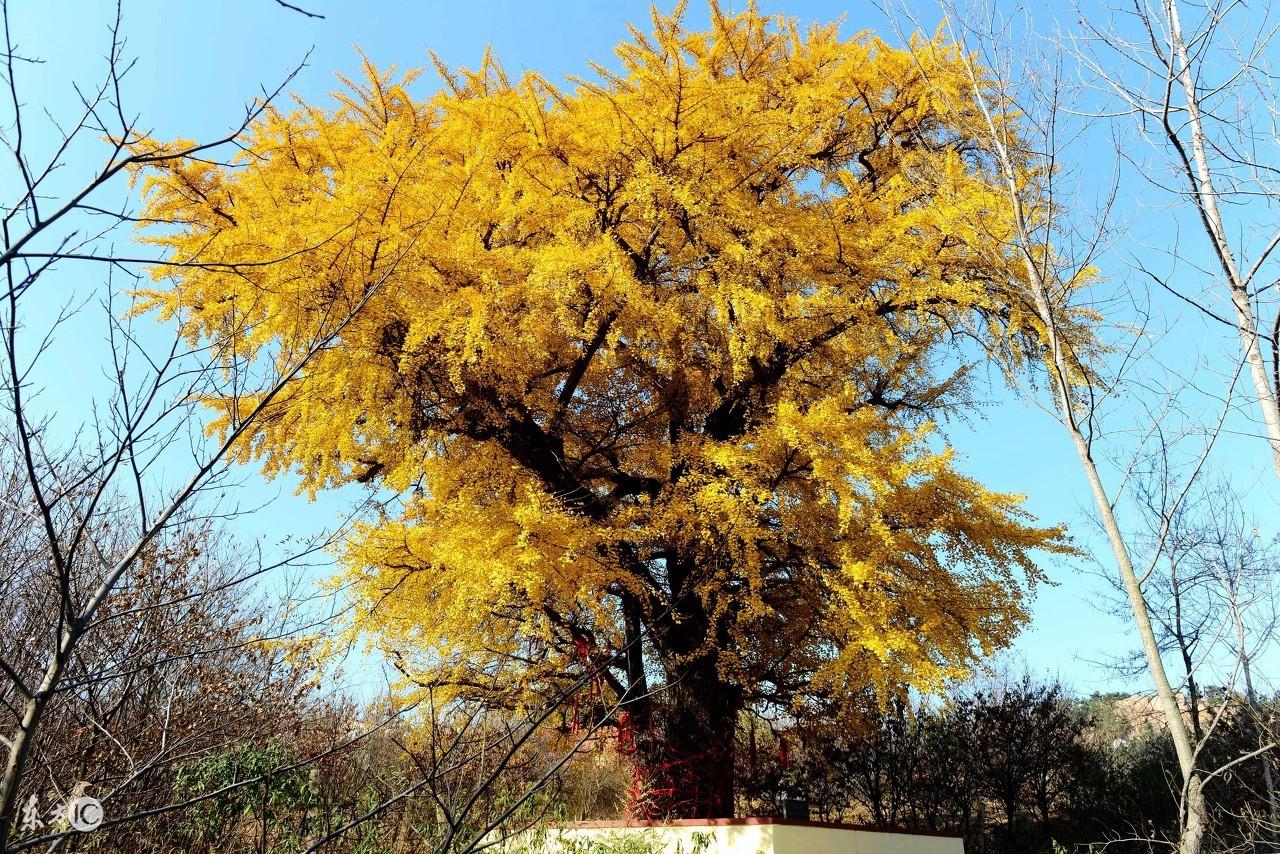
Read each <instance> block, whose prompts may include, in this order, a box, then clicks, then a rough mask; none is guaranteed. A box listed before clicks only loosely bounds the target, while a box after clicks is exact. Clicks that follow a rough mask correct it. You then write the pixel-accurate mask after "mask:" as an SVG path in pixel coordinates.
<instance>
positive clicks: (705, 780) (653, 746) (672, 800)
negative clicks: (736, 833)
mask: <svg viewBox="0 0 1280 854" xmlns="http://www.w3.org/2000/svg"><path fill="white" fill-rule="evenodd" d="M741 696H742V693H741V690H740V689H739V688H738V687H737V686H736V685H730V684H728V683H726V682H724V681H723V680H722V679H721V678H720V676H719V674H718V673H717V672H716V666H715V659H714V657H713V656H705V657H703V658H700V659H698V660H696V661H693V662H690V663H689V664H688V665H686V666H685V667H683V668H680V669H679V670H678V671H676V672H674V673H670V674H669V687H668V688H667V689H666V690H665V691H663V692H662V695H661V702H660V703H658V704H655V705H656V708H655V709H654V721H653V726H652V728H651V729H650V730H649V731H648V732H645V733H642V734H640V736H639V737H638V738H637V748H638V750H637V760H638V761H637V769H636V771H637V774H638V776H639V777H640V781H639V782H640V786H639V787H638V792H637V794H638V797H637V798H636V803H634V804H633V805H632V812H633V814H635V816H636V817H637V818H644V819H649V820H661V819H676V818H732V817H733V806H734V804H733V795H734V773H733V772H734V729H735V727H736V724H737V718H738V711H739V709H740V707H741V705H742V700H741Z"/></svg>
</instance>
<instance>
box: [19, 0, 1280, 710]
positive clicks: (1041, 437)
mask: <svg viewBox="0 0 1280 854" xmlns="http://www.w3.org/2000/svg"><path fill="white" fill-rule="evenodd" d="M298 3H299V5H301V6H303V7H304V8H307V9H308V10H311V11H314V12H317V13H321V14H323V15H325V18H324V19H323V20H316V19H309V18H306V17H304V16H302V15H300V14H298V13H296V12H291V11H289V10H287V9H285V8H282V7H281V6H279V5H277V3H276V2H274V0H222V2H205V3H192V2H187V3H176V2H171V1H170V2H164V0H125V4H124V18H125V21H124V30H125V32H126V34H127V37H128V45H127V50H126V53H127V54H128V55H129V56H132V57H136V59H137V66H136V67H135V68H134V69H133V70H132V71H131V73H130V77H129V81H128V86H127V95H126V102H127V104H128V105H129V108H130V111H131V112H136V113H137V114H139V115H140V117H141V120H140V125H141V126H142V127H144V128H150V129H153V130H154V132H155V134H156V135H157V136H158V137H160V138H169V137H173V136H183V137H187V138H195V139H200V138H208V137H211V136H214V135H218V134H221V133H224V132H225V131H226V130H227V129H228V128H229V127H232V126H234V125H235V124H237V123H238V117H239V116H240V115H241V114H242V110H243V105H244V103H245V102H246V100H247V99H249V98H252V97H253V96H254V95H256V94H257V93H258V92H259V91H260V89H261V88H262V87H263V86H265V87H267V88H274V86H275V85H277V84H278V82H279V81H280V80H281V79H282V78H283V76H284V75H285V74H287V73H288V71H289V70H291V69H292V68H293V67H294V66H295V65H296V64H297V63H298V62H300V61H301V59H302V58H303V56H304V55H305V54H306V53H307V51H308V50H309V49H311V54H310V58H309V60H308V67H307V68H305V69H304V70H303V71H302V72H301V73H300V74H299V76H298V77H297V79H296V80H295V81H294V83H293V85H292V86H291V91H292V92H296V93H297V94H299V95H300V96H301V97H303V98H305V99H307V100H309V101H313V102H314V101H317V100H323V99H324V98H325V96H326V94H327V93H328V92H330V91H332V90H333V89H334V88H335V87H336V85H337V84H336V81H335V79H334V72H343V73H346V74H349V75H355V74H357V73H358V70H359V64H358V63H359V60H358V57H357V55H356V47H357V46H358V47H360V48H361V49H363V50H364V51H365V52H366V53H367V54H368V55H369V57H370V58H371V59H372V60H373V61H374V62H375V63H376V64H378V65H380V66H384V67H385V66H388V65H391V64H398V65H399V66H401V67H402V68H403V67H409V66H415V65H420V64H423V63H425V62H426V53H427V51H428V50H434V51H436V52H437V53H439V54H440V55H441V56H442V57H443V58H444V59H445V60H446V61H447V62H449V63H451V64H464V65H466V64H474V63H475V62H476V61H477V59H478V57H479V56H480V54H481V51H482V50H483V49H484V48H485V46H486V45H492V46H493V47H494V48H495V49H496V51H497V54H498V56H499V57H500V59H501V60H502V62H503V64H504V65H505V67H506V68H507V69H508V70H509V71H512V72H518V71H519V70H521V69H525V68H528V69H537V70H539V71H541V72H543V73H545V74H548V75H549V76H555V75H563V74H574V73H583V72H585V71H586V62H587V60H589V59H602V60H609V59H611V58H612V55H611V52H610V51H611V47H612V45H613V44H614V43H615V42H617V41H618V40H620V39H622V38H624V37H625V35H626V30H625V24H626V22H628V21H631V22H635V23H638V24H640V25H642V26H643V25H644V24H645V23H646V22H647V17H648V7H647V5H646V4H645V3H643V2H634V0H625V2H622V1H621V0H619V1H618V2H600V0H563V2H534V1H533V0H529V2H510V1H508V2H503V1H502V0H470V2H464V3H457V2H433V1H431V0H422V2H391V1H390V0H386V2H360V3H355V2H349V1H344V0H298ZM12 5H13V8H12V10H11V17H12V24H13V28H14V31H15V33H17V36H18V42H19V47H20V50H21V52H22V53H23V54H25V55H28V56H38V57H42V58H44V59H46V60H48V62H47V63H46V64H45V65H41V66H34V67H29V68H23V69H21V71H20V73H21V74H22V75H23V79H24V80H25V81H27V88H26V90H25V91H26V92H27V93H28V95H27V97H26V99H25V100H26V101H27V102H28V104H35V103H41V104H45V103H47V104H49V105H50V106H51V108H53V109H54V110H55V112H56V111H57V110H58V109H65V108H67V107H68V106H69V105H70V100H69V96H70V94H71V93H70V89H69V85H68V81H69V80H71V79H73V78H74V79H81V80H84V79H96V75H97V74H98V73H99V72H100V70H101V68H102V66H103V62H102V57H103V54H104V52H105V50H106V47H107V33H106V25H107V23H108V21H109V19H110V15H111V12H112V10H111V8H110V4H108V3H107V2H104V0H78V1H77V2H71V0H12ZM726 5H732V4H726ZM761 5H762V7H763V9H764V10H765V11H769V12H783V13H786V14H789V15H793V16H796V17H798V18H800V19H801V20H802V21H805V22H809V21H823V22H825V21H830V20H833V19H837V18H840V17H843V18H844V19H845V24H844V31H845V32H846V33H849V34H851V33H854V32H856V31H858V30H861V29H864V28H871V29H879V30H881V31H883V33H884V35H885V36H886V37H890V38H892V33H891V32H890V31H889V30H888V29H887V28H886V27H885V26H884V19H883V18H882V17H881V15H880V13H879V12H877V11H875V10H874V9H873V8H872V7H871V5H870V4H865V3H854V4H851V5H850V4H845V5H842V4H839V3H834V2H823V1H822V0H764V2H762V4H761ZM920 14H921V17H922V19H923V20H925V21H933V20H936V15H934V14H933V13H931V12H930V7H929V4H927V3H922V4H921V12H920ZM706 17H707V12H706V8H705V7H704V6H703V5H701V4H700V3H698V2H696V0H695V2H693V3H691V8H690V19H691V21H692V22H693V23H695V24H700V23H701V22H703V21H705V19H706ZM433 85H434V76H433V75H427V77H426V78H425V79H424V82H423V83H422V84H420V91H423V92H425V91H427V89H428V88H429V87H431V86H433ZM1099 168H1101V169H1102V170H1103V172H1102V173H1100V178H1099V180H1105V177H1103V173H1105V169H1106V166H1105V164H1102V165H1100V167H1099ZM1133 192H1134V194H1135V195H1134V196H1132V197H1128V198H1125V199H1123V200H1122V204H1123V205H1125V206H1126V207H1127V209H1128V210H1131V211H1138V210H1140V202H1141V200H1140V198H1138V195H1139V194H1140V193H1141V190H1140V189H1136V188H1135V189H1134V190H1133ZM6 195H10V194H9V193H7V192H6ZM1141 230H1142V225H1141V222H1138V223H1137V224H1135V226H1134V232H1135V233H1139V232H1141ZM101 272H102V271H101V270H96V269H78V270H64V271H63V272H62V273H60V276H59V279H58V281H59V283H60V284H61V286H63V287H66V288H67V289H68V290H70V289H73V288H74V289H79V290H80V291H81V292H84V293H88V291H89V289H92V288H94V287H97V286H98V284H97V283H99V282H100V281H101V277H100V274H101ZM1105 272H1107V273H1108V274H1110V275H1114V276H1122V275H1127V273H1126V272H1125V271H1124V270H1123V269H1120V265H1119V262H1118V260H1117V262H1116V269H1114V270H1107V271H1105ZM41 299H44V300H46V301H47V307H52V306H53V305H54V304H55V302H56V300H55V299H54V297H53V296H52V295H49V296H45V297H41ZM1158 308H1159V309H1160V310H1161V311H1165V312H1168V313H1169V320H1168V322H1169V323H1170V324H1171V325H1173V326H1174V327H1175V328H1176V329H1177V330H1178V332H1177V336H1176V337H1174V338H1172V339H1171V340H1170V342H1168V343H1166V344H1165V345H1163V346H1162V349H1161V351H1160V352H1161V353H1162V355H1163V356H1164V357H1165V358H1167V359H1168V360H1169V361H1170V363H1171V364H1174V365H1175V366H1176V365H1177V364H1179V363H1180V360H1185V363H1186V365H1187V366H1188V367H1187V370H1188V371H1189V370H1190V367H1189V366H1191V365H1192V364H1193V363H1194V362H1195V361H1196V359H1198V358H1199V356H1200V355H1204V354H1208V355H1214V354H1217V353H1219V352H1222V351H1223V350H1222V347H1223V346H1224V342H1223V341H1222V340H1221V338H1220V336H1219V335H1218V333H1217V331H1216V330H1209V329H1207V328H1206V327H1205V326H1204V325H1203V323H1201V322H1199V321H1198V320H1196V319H1194V318H1187V317H1185V316H1179V317H1177V318H1176V319H1174V315H1175V314H1177V312H1179V311H1180V310H1179V309H1177V307H1176V306H1171V305H1168V304H1165V303H1160V304H1159V305H1158ZM102 347H103V345H102V335H101V328H100V325H98V326H95V325H86V326H85V327H83V329H82V331H81V334H80V335H78V336H76V338H75V340H74V341H70V342H64V343H63V344H62V345H61V346H60V348H59V349H58V350H57V351H56V352H55V353H54V357H55V359H56V360H57V362H56V364H57V365H58V366H59V368H58V370H60V371H61V375H60V376H57V375H54V374H51V375H50V379H49V388H48V390H47V391H46V393H45V395H44V397H43V398H42V401H41V402H42V404H43V405H44V406H46V407H48V408H49V410H50V411H57V412H59V413H60V416H61V417H71V418H74V417H77V410H79V412H80V413H83V411H84V409H83V407H84V406H85V401H86V399H87V395H88V394H89V392H90V391H91V390H92V389H93V388H94V386H95V384H96V382H97V379H96V378H97V371H96V370H95V369H94V368H93V367H92V366H93V365H94V363H95V360H97V359H99V358H100V354H101V353H102V352H103V350H102ZM1126 406H1127V404H1126V403H1125V402H1123V401H1121V402H1119V403H1118V407H1117V408H1118V410H1119V412H1120V417H1118V418H1117V421H1116V423H1117V425H1121V424H1123V425H1125V426H1127V422H1128V419H1129V418H1130V417H1131V416H1133V415H1134V412H1132V411H1126ZM1237 426H1238V428H1239V429H1240V432H1242V433H1247V432H1249V431H1250V430H1251V428H1250V427H1249V426H1248V425H1247V424H1246V423H1244V422H1239V423H1238V424H1237ZM947 431H948V436H949V438H950V439H951V441H952V442H953V443H954V445H955V447H956V448H957V450H958V451H959V453H960V455H961V457H962V467H963V468H964V469H965V470H966V471H967V472H969V473H970V474H973V475H974V476H976V477H978V478H979V479H980V480H982V481H983V482H985V483H986V484H987V485H989V486H991V487H993V488H996V489H1000V490H1007V491H1012V492H1020V493H1025V494H1026V495H1027V507H1028V509H1029V510H1030V511H1031V512H1032V513H1034V514H1035V515H1036V516H1037V517H1038V518H1039V519H1040V520H1041V521H1043V522H1046V523H1060V522H1061V523H1067V524H1068V525H1070V526H1071V528H1072V530H1073V532H1074V534H1075V535H1076V537H1077V539H1078V541H1079V543H1080V544H1081V545H1082V546H1083V547H1084V548H1086V549H1087V550H1099V551H1098V554H1099V556H1100V558H1101V560H1102V564H1103V567H1106V568H1109V567H1110V563H1109V557H1108V555H1107V554H1106V553H1105V551H1102V550H1101V549H1102V547H1103V544H1102V542H1101V540H1100V538H1099V537H1097V536H1096V535H1095V534H1094V533H1093V530H1092V528H1091V526H1090V525H1089V523H1088V521H1087V519H1088V516H1089V513H1088V510H1089V499H1088V495H1087V494H1086V492H1085V489H1084V483H1083V479H1082V477H1081V475H1080V472H1079V467H1078V464H1077V462H1076V459H1075V457H1074V454H1073V452H1072V449H1071V447H1070V445H1069V442H1068V440H1067V437H1066V435H1065V434H1064V433H1063V432H1062V430H1061V428H1060V427H1059V426H1058V425H1057V424H1056V422H1054V421H1053V419H1052V418H1051V417H1050V416H1049V415H1048V414H1046V413H1044V412H1043V411H1040V410H1038V409H1036V408H1035V407H1033V406H1029V405H1027V404H1026V403H1025V402H1023V401H1021V400H1019V399H1017V398H1016V397H1015V396H1013V395H1011V394H1010V393H1009V392H1007V391H1006V390H1004V389H1003V388H1002V387H1001V385H1000V383H999V382H998V380H993V382H992V383H991V385H990V387H989V389H988V392H987V401H986V403H985V405H983V406H982V407H981V408H980V409H979V410H978V411H977V412H976V414H975V415H974V417H973V418H972V420H971V421H970V423H968V424H951V425H947ZM1114 438H1116V439H1117V447H1118V448H1120V449H1123V448H1124V447H1125V439H1124V436H1123V435H1122V434H1117V436H1116V437H1114ZM1218 460H1219V461H1220V462H1221V464H1222V465H1224V466H1226V467H1227V468H1229V469H1232V470H1234V471H1237V472H1240V473H1242V474H1244V475H1248V474H1249V473H1251V472H1255V471H1258V470H1263V469H1265V467H1266V465H1267V459H1266V456H1265V451H1264V448H1263V447H1262V446H1261V445H1260V444H1259V443H1256V442H1255V441H1254V440H1252V439H1250V438H1248V437H1242V438H1239V439H1233V440H1229V441H1228V442H1227V443H1226V444H1225V445H1224V447H1223V452H1222V453H1221V454H1220V455H1219V457H1218ZM1255 480H1256V479H1255ZM1253 482H1254V481H1250V485H1252V483H1253ZM1266 488H1269V484H1267V485H1266ZM251 494H252V495H253V496H255V497H257V498H270V497H272V496H278V497H277V498H276V500H275V501H274V502H273V503H271V505H270V506H269V507H268V508H267V509H266V510H264V511H263V512H262V513H261V514H259V515H258V516H257V517H255V519H254V520H252V521H251V522H249V523H247V524H249V525H251V528H250V529H251V530H254V531H256V532H257V533H258V535H260V536H263V537H266V538H272V537H274V536H276V535H278V534H280V533H282V532H284V531H288V530H301V531H305V530H307V529H311V528H316V527H321V526H324V525H328V524H331V523H332V522H333V521H334V520H335V518H336V517H337V516H338V514H339V513H340V512H341V511H342V509H343V507H344V506H347V504H348V502H349V500H350V499H349V496H345V495H329V496H326V497H325V498H324V499H323V500H322V501H320V502H318V503H316V504H310V503H308V502H307V501H306V500H305V499H304V498H301V497H297V496H294V495H292V493H291V490H290V487H289V485H288V484H286V483H276V484H272V485H261V484H257V483H254V484H253V485H252V486H251ZM1272 506H1274V505H1272ZM1046 569H1047V571H1048V573H1049V575H1050V577H1051V579H1052V581H1053V582H1054V585H1055V586H1050V587H1045V588H1042V589H1041V590H1040V593H1039V597H1038V599H1037V600H1036V604H1035V608H1034V619H1033V623H1032V625H1031V627H1030V628H1029V629H1028V630H1027V631H1026V632H1025V634H1024V635H1023V636H1022V637H1021V638H1020V640H1019V641H1018V644H1017V650H1018V652H1019V653H1020V654H1021V655H1023V656H1024V657H1025V658H1026V660H1027V661H1028V663H1029V664H1030V666H1031V667H1032V668H1033V669H1034V670H1036V671H1041V672H1048V673H1050V674H1052V675H1060V676H1061V677H1062V678H1063V679H1064V680H1065V681H1066V682H1067V684H1068V685H1069V686H1070V687H1072V688H1073V689H1075V690H1077V691H1082V692H1088V691H1092V690H1096V689H1102V688H1111V687H1119V685H1118V684H1117V683H1116V682H1115V681H1114V680H1112V679H1110V678H1109V677H1108V676H1107V675H1106V674H1105V673H1104V672H1102V671H1100V670H1098V669H1097V668H1096V667H1094V666H1093V665H1092V664H1090V663H1089V659H1094V658H1097V657H1100V656H1103V655H1105V654H1106V653H1107V652H1109V651H1115V650H1118V649H1120V648H1127V647H1129V646H1131V644H1132V639H1131V638H1130V637H1129V636H1128V635H1127V634H1126V633H1125V631H1124V629H1123V626H1121V625H1119V624H1118V623H1116V622H1115V621H1113V620H1112V619H1111V618H1109V617H1106V616H1104V615H1103V614H1101V613H1100V612H1099V610H1098V603H1099V599H1100V595H1099V590H1100V585H1099V583H1098V582H1097V580H1096V579H1094V578H1092V577H1090V576H1089V575H1087V574H1083V573H1082V572H1081V564H1080V563H1079V562H1076V563H1071V562H1066V561H1057V562H1049V563H1047V564H1046ZM1142 687H1145V686H1142Z"/></svg>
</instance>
